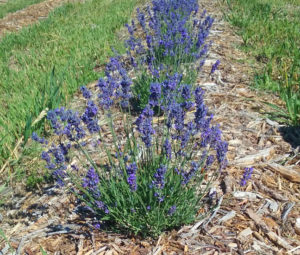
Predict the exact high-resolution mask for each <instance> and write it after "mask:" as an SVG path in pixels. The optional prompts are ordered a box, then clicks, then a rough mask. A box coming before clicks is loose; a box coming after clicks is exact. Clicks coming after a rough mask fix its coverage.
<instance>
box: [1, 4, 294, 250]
mask: <svg viewBox="0 0 300 255" xmlns="http://www.w3.org/2000/svg"><path fill="white" fill-rule="evenodd" d="M201 7H203V8H205V9H207V11H208V13H209V14H210V15H212V16H213V17H215V23H214V26H213V28H212V33H211V34H212V35H211V40H213V41H214V43H213V47H212V50H211V53H210V56H209V60H208V61H207V63H206V66H205V68H204V72H203V73H202V75H200V76H199V80H198V83H199V85H200V86H201V87H203V88H204V89H205V90H206V94H205V98H206V103H207V104H208V106H209V109H210V110H211V112H212V113H213V114H214V115H215V121H217V122H218V123H220V125H221V129H222V130H223V134H224V138H225V139H226V140H227V141H228V142H229V153H228V160H229V166H228V167H227V169H226V170H225V171H224V173H223V176H222V178H221V180H220V182H218V183H215V184H214V188H215V189H216V191H217V197H216V200H217V202H219V205H220V206H219V207H217V208H216V210H215V211H214V212H213V213H212V214H210V215H209V216H208V217H207V218H206V219H205V220H204V221H201V222H197V223H195V224H194V225H193V226H185V227H183V228H182V229H180V230H178V231H175V230H174V231H173V232H171V233H166V234H165V235H163V236H161V237H160V238H159V240H151V239H148V240H139V239H135V238H130V237H126V236H121V235H117V234H113V233H103V232H101V231H95V230H93V229H92V228H91V227H89V225H88V224H86V222H89V221H91V220H92V218H89V217H88V216H85V218H84V219H82V218H81V217H80V216H79V215H78V214H76V213H75V212H74V208H77V204H76V201H75V200H74V198H72V196H70V195H67V194H65V193H63V192H62V191H61V190H59V189H56V188H55V187H48V188H43V189H41V190H40V191H39V192H37V193H32V192H29V193H26V194H25V195H24V194H23V195H22V196H19V197H18V196H17V194H18V192H17V191H16V192H15V194H14V196H13V198H12V202H11V203H9V204H8V205H7V208H6V211H5V212H1V213H2V216H3V222H2V224H1V225H2V226H1V228H3V229H4V230H5V233H6V235H7V237H8V238H9V239H10V241H11V244H12V246H13V247H14V248H16V249H18V252H19V253H18V254H25V253H26V254H40V253H39V251H40V246H42V247H43V248H44V249H45V250H46V251H47V252H48V254H104V255H108V254H156V255H158V254H267V255H268V254H300V236H299V234H300V228H299V227H300V226H297V224H296V221H297V219H298V221H299V217H300V209H299V198H300V193H299V183H300V168H299V160H300V158H299V154H298V153H297V151H296V150H295V148H293V147H292V145H291V144H293V145H294V147H296V146H297V145H299V144H297V142H296V143H295V141H297V139H299V136H298V134H297V130H296V131H295V130H292V129H286V128H285V127H283V126H281V125H279V124H278V123H276V122H274V121H272V120H269V119H267V118H266V117H265V115H263V114H262V113H263V112H267V111H269V110H270V109H268V108H267V106H266V105H265V104H264V103H263V102H264V101H266V102H272V103H275V104H277V105H279V106H282V105H283V104H282V102H281V101H280V100H279V99H278V98H277V97H276V96H274V95H271V94H268V93H261V92H260V93H258V92H257V91H254V90H251V89H250V88H249V82H250V80H251V78H252V75H253V73H252V68H251V67H250V66H249V64H248V62H247V58H248V57H247V56H246V55H245V54H243V53H242V52H241V51H239V50H238V45H240V44H241V43H242V41H241V39H240V38H239V37H238V36H236V35H235V34H234V32H233V30H232V29H231V27H230V26H229V25H228V24H227V23H226V22H225V21H224V19H223V17H222V13H221V11H220V10H221V6H220V5H219V4H218V1H216V0H214V1H211V0H203V1H201ZM217 59H220V60H221V65H220V68H219V71H217V72H216V74H215V76H214V77H213V78H210V77H209V76H208V73H209V71H210V67H211V64H212V63H214V62H215V61H216V60H217ZM94 84H95V83H93V84H91V85H90V86H94ZM78 101H81V97H80V95H77V96H75V98H74V102H78ZM74 102H73V104H74ZM286 131H288V132H286ZM291 137H292V139H291ZM293 137H294V139H293ZM292 140H293V141H294V143H291V141H292ZM290 143H291V144H290ZM246 166H253V167H254V173H253V177H252V180H251V181H250V182H249V183H248V185H246V187H241V186H240V180H241V177H242V175H243V169H244V167H246ZM21 193H23V192H21ZM0 247H1V248H0V251H1V249H5V247H6V249H7V248H8V246H7V245H6V246H5V243H3V244H2V246H0ZM2 251H3V250H2ZM3 254H7V253H3Z"/></svg>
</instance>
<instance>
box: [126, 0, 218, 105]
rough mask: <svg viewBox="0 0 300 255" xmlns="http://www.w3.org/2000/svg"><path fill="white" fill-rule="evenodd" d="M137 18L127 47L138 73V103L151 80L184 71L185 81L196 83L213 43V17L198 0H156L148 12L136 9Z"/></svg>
mask: <svg viewBox="0 0 300 255" xmlns="http://www.w3.org/2000/svg"><path fill="white" fill-rule="evenodd" d="M198 16H200V17H198ZM137 20H138V24H135V22H134V21H132V22H131V25H127V28H128V32H129V34H130V37H129V39H128V40H127V41H126V47H127V55H128V57H129V59H130V61H131V66H132V67H133V68H134V70H135V74H137V78H136V79H135V80H134V86H133V92H134V95H135V99H137V100H135V103H138V104H139V105H140V106H141V108H144V107H145V105H146V104H147V103H148V101H147V100H148V97H149V93H150V91H149V89H150V83H151V82H161V81H163V80H164V79H165V78H166V76H167V75H172V74H175V73H182V74H184V75H183V77H182V78H183V82H184V83H188V84H194V81H195V78H196V76H197V72H198V71H199V70H200V69H201V67H202V66H203V64H204V61H205V58H206V56H207V52H208V49H209V47H210V43H206V39H207V36H208V34H209V30H210V28H211V26H212V23H213V18H211V17H210V16H207V15H206V12H205V11H204V12H203V13H202V14H201V15H198V3H197V1H196V0H176V1H169V0H156V1H153V2H152V8H151V7H150V6H148V7H147V11H146V12H142V11H140V10H139V9H138V10H137ZM138 28H139V29H138Z"/></svg>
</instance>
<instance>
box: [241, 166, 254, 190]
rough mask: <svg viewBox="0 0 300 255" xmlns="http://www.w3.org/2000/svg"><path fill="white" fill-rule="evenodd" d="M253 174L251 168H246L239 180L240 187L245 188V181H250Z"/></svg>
mask: <svg viewBox="0 0 300 255" xmlns="http://www.w3.org/2000/svg"><path fill="white" fill-rule="evenodd" d="M252 173H253V167H246V168H245V171H244V174H243V178H242V180H241V186H242V187H243V186H245V185H246V184H247V181H248V180H250V179H251V176H252Z"/></svg>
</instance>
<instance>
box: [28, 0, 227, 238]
mask: <svg viewBox="0 0 300 255" xmlns="http://www.w3.org/2000/svg"><path fill="white" fill-rule="evenodd" d="M212 23H213V19H212V18H211V17H209V16H206V13H205V12H203V13H202V14H200V13H198V4H197V0H153V1H152V4H151V6H148V7H147V8H146V9H145V11H141V10H140V9H138V10H137V22H134V21H132V22H131V24H130V25H127V28H128V32H129V39H128V40H126V42H125V45H126V47H127V55H126V57H125V58H124V57H120V56H117V55H116V56H115V57H113V58H111V59H110V61H109V63H108V64H107V66H106V69H105V77H103V78H101V79H99V81H98V84H97V87H96V89H95V91H96V92H92V91H90V90H89V89H87V88H86V87H82V88H81V91H82V93H83V96H84V98H85V99H86V102H87V103H86V108H85V110H84V111H83V113H81V114H80V113H78V112H76V111H73V110H67V109H65V108H58V109H55V110H51V111H49V112H48V115H47V118H48V120H49V121H50V123H51V126H52V128H53V130H54V133H55V134H56V136H57V139H55V141H56V143H54V142H53V143H51V145H50V144H48V142H47V140H46V139H44V138H40V137H38V136H37V135H36V134H33V139H34V140H36V141H38V142H40V143H41V144H43V146H44V147H45V150H44V151H43V152H42V155H41V156H42V159H43V160H45V161H46V167H47V168H48V169H50V170H51V171H52V173H53V176H54V177H55V178H56V180H57V182H58V184H59V185H60V186H62V187H67V188H68V189H69V190H70V191H71V192H72V193H74V194H75V195H76V196H77V197H78V198H79V200H80V201H81V202H82V203H84V204H85V206H86V207H87V208H88V209H89V211H90V212H91V213H92V214H93V215H94V217H95V219H96V222H95V226H97V227H102V228H103V229H106V228H109V229H115V230H117V231H123V232H124V231H125V232H126V233H128V234H136V235H142V236H153V237H157V236H158V235H160V234H161V232H163V231H166V230H170V229H173V228H176V227H180V226H182V225H183V224H189V223H192V222H193V221H195V220H196V219H197V218H200V217H202V216H203V212H205V210H203V206H204V203H205V202H206V198H207V193H208V190H209V188H210V186H211V183H212V182H213V181H214V180H215V179H216V178H218V176H219V175H220V173H221V170H222V169H223V168H224V167H225V166H226V152H227V143H226V142H225V141H223V140H222V137H221V131H220V129H219V126H218V125H213V124H212V119H213V115H211V114H209V113H208V109H207V107H206V105H205V104H204V99H203V95H204V91H203V90H202V89H201V88H200V87H195V85H194V84H195V78H196V76H197V74H198V72H200V71H201V67H202V66H203V64H204V61H205V58H206V56H207V52H208V49H209V46H210V43H206V38H207V36H208V34H209V29H210V27H211V25H212ZM217 65H218V62H217V63H216V64H215V65H214V66H213V67H212V72H213V71H214V70H215V69H216V67H217ZM133 74H134V76H133ZM95 94H96V95H95ZM200 212H202V213H200Z"/></svg>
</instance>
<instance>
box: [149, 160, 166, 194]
mask: <svg viewBox="0 0 300 255" xmlns="http://www.w3.org/2000/svg"><path fill="white" fill-rule="evenodd" d="M166 172H167V167H166V166H164V165H160V167H159V168H157V169H156V173H155V174H154V176H153V177H154V180H153V181H152V185H155V186H156V187H157V188H158V189H163V188H164V186H165V174H166Z"/></svg>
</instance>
